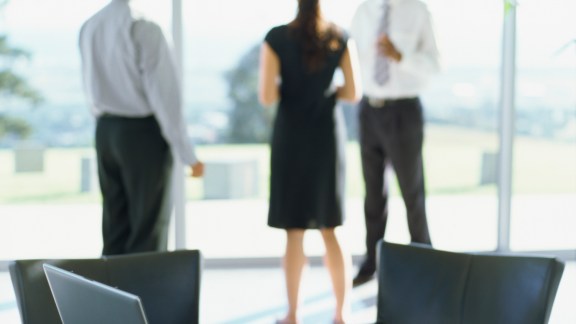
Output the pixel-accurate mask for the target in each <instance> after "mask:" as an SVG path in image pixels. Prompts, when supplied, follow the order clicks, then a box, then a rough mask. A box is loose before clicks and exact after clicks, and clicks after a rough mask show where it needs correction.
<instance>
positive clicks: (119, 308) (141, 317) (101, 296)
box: [44, 264, 147, 324]
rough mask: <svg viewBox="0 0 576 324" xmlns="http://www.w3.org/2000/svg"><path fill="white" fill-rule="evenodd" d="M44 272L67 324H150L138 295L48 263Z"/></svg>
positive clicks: (59, 311) (59, 310)
mask: <svg viewBox="0 0 576 324" xmlns="http://www.w3.org/2000/svg"><path fill="white" fill-rule="evenodd" d="M44 272H45V273H46V277H47V278H48V283H49V285H50V290H51V291H52V295H53V296H54V300H55V302H56V307H57V308H58V313H59V314H60V318H61V319H62V322H63V323H64V324H75V323H83V324H102V323H108V324H147V320H146V316H145V314H144V309H143V307H142V303H141V302H140V298H139V297H138V296H136V295H133V294H130V293H127V292H125V291H122V290H119V289H116V288H113V287H110V286H107V285H104V284H102V283H99V282H96V281H93V280H89V279H87V278H85V277H82V276H79V275H77V274H74V273H72V272H69V271H66V270H63V269H60V268H58V267H55V266H52V265H49V264H44Z"/></svg>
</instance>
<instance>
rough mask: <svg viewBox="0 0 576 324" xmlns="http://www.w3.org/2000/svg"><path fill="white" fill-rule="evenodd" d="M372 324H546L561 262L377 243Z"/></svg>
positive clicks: (559, 277) (543, 258)
mask: <svg viewBox="0 0 576 324" xmlns="http://www.w3.org/2000/svg"><path fill="white" fill-rule="evenodd" d="M378 255H379V257H380V259H379V261H378V267H379V268H378V301H377V303H378V304H377V322H378V323H386V324H424V323H425V324H544V323H548V319H549V317H550V312H551V310H552V305H553V304H554V298H555V296H556V291H557V290H558V285H559V283H560V279H561V277H562V273H563V271H564V264H563V263H562V262H560V261H558V260H557V259H555V258H551V257H533V256H518V255H503V254H496V253H455V252H447V251H440V250H435V249H432V248H431V247H429V246H427V245H420V244H411V245H401V244H394V243H389V242H385V241H381V242H380V243H379V253H378Z"/></svg>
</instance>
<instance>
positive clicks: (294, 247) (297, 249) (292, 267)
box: [280, 229, 306, 323]
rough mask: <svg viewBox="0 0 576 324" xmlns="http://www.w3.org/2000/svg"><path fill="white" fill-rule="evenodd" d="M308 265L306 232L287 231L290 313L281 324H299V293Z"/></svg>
mask: <svg viewBox="0 0 576 324" xmlns="http://www.w3.org/2000/svg"><path fill="white" fill-rule="evenodd" d="M305 264H306V255H305V254H304V230H303V229H288V230H286V252H285V254H284V262H283V265H284V274H285V278H286V292H287V294H288V313H287V314H286V317H285V318H284V319H283V320H282V321H280V323H297V322H298V320H297V310H298V303H299V299H298V293H299V290H300V281H301V278H302V270H303V269H304V265H305Z"/></svg>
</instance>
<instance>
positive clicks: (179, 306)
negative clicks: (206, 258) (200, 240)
mask: <svg viewBox="0 0 576 324" xmlns="http://www.w3.org/2000/svg"><path fill="white" fill-rule="evenodd" d="M44 263H47V264H52V265H54V266H57V267H59V268H62V269H65V270H68V271H71V272H74V273H77V274H79V275H82V276H84V277H86V278H89V279H92V280H96V281H99V282H102V283H104V284H106V285H109V286H112V287H116V288H118V289H120V290H124V291H126V292H129V293H131V294H134V295H137V296H139V297H140V299H141V300H142V304H143V306H144V309H145V310H146V315H147V317H148V321H149V322H150V323H151V324H154V323H166V324H170V323H174V324H176V323H178V324H179V323H198V320H199V307H200V305H199V302H200V281H201V269H202V257H201V254H200V252H199V251H198V250H182V251H174V252H151V253H138V254H128V255H118V256H110V257H102V258H99V259H72V260H70V259H68V260H18V261H13V262H11V263H10V265H9V269H10V276H11V278H12V283H13V285H14V290H15V295H16V301H17V303H18V309H19V311H20V316H21V318H22V323H23V324H40V323H42V324H52V323H54V324H60V323H62V321H61V320H60V317H59V315H58V310H57V309H56V305H55V303H54V299H53V298H52V294H51V292H50V287H49V286H48V281H47V280H46V276H45V275H44V273H43V268H42V265H43V264H44Z"/></svg>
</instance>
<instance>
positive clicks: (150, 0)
mask: <svg viewBox="0 0 576 324" xmlns="http://www.w3.org/2000/svg"><path fill="white" fill-rule="evenodd" d="M502 1H503V0H426V1H425V2H426V3H427V4H428V6H429V8H430V10H431V12H432V14H433V18H434V24H435V28H436V33H437V35H438V39H439V42H440V45H441V49H442V54H443V57H444V60H445V62H446V64H448V65H449V66H450V65H455V66H458V65H462V64H468V62H470V61H474V62H476V63H478V64H484V65H497V64H499V60H500V43H501V31H502V16H503V15H502V11H503V10H502V8H503V6H502ZM361 2H362V0H324V1H323V6H324V12H325V14H326V16H327V17H329V18H330V19H331V20H333V21H335V22H336V23H338V24H340V25H342V26H344V27H347V26H348V25H349V22H350V20H351V18H352V15H353V13H354V9H355V8H356V6H357V5H358V4H359V3H361ZM107 3H108V1H107V0H86V1H78V0H51V1H45V0H12V1H11V2H10V3H9V4H8V6H7V7H6V8H5V10H4V12H3V13H2V14H1V16H0V30H9V31H16V32H22V33H24V32H27V31H28V32H32V31H38V30H43V31H44V32H47V31H51V32H70V31H76V30H78V29H79V27H80V26H81V24H82V22H83V21H84V20H85V19H86V18H87V17H89V16H90V15H91V14H93V13H94V12H96V11H97V10H98V9H99V8H101V7H103V6H104V5H106V4H107ZM132 3H133V4H134V5H135V6H136V7H137V8H139V9H140V10H141V11H142V12H144V13H145V14H146V15H147V16H149V17H150V18H152V19H154V20H156V21H158V22H159V23H160V24H161V25H163V27H164V28H165V29H166V30H167V31H168V32H169V31H170V28H171V25H170V24H171V13H172V8H171V7H172V6H171V3H170V2H169V1H168V0H163V1H159V0H132ZM295 9H296V0H242V1H238V0H210V1H199V0H183V20H184V26H185V32H186V34H187V35H196V36H198V37H215V38H217V39H219V38H222V37H226V36H227V35H233V37H234V38H236V39H238V38H244V39H254V40H259V39H260V38H261V37H262V36H263V33H264V32H265V31H266V30H267V29H268V28H269V27H271V26H273V25H277V24H281V23H285V22H287V21H289V20H290V19H291V18H292V17H293V14H294V12H295ZM517 10H518V19H517V20H518V27H517V32H518V42H517V44H518V48H519V49H523V52H524V53H522V55H519V61H520V64H526V65H542V64H553V65H559V66H566V67H570V66H575V65H576V43H574V46H573V50H572V51H566V52H563V53H561V54H560V55H556V52H557V51H558V50H560V49H561V48H562V47H563V46H564V45H566V44H567V43H569V42H570V41H571V40H575V39H576V19H574V18H573V15H574V13H575V12H576V1H575V0H547V1H541V0H523V1H521V2H520V4H519V6H518V9H517ZM189 41H192V40H191V39H189ZM483 49H486V50H488V51H487V52H488V53H489V54H487V55H486V54H484V53H482V50H483ZM570 52H571V53H570Z"/></svg>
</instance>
